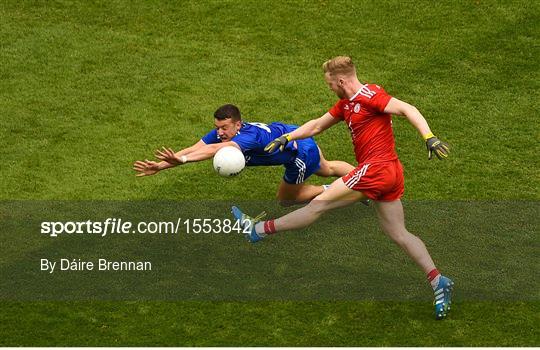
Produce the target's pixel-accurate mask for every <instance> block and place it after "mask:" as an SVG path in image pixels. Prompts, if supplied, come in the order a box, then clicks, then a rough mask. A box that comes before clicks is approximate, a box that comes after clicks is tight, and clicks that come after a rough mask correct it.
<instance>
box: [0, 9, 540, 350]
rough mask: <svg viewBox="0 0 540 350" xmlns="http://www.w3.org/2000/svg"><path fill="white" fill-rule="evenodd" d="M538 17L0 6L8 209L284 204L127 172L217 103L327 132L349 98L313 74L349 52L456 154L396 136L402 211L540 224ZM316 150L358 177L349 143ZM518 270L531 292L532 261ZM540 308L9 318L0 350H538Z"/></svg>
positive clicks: (64, 313)
mask: <svg viewBox="0 0 540 350" xmlns="http://www.w3.org/2000/svg"><path fill="white" fill-rule="evenodd" d="M539 13H540V6H539V5H538V4H537V3H535V2H526V1H508V2H503V1H500V2H496V1H493V2H483V1H482V2H480V1H476V2H475V1H459V2H441V3H436V4H434V3H432V2H427V1H426V2H415V3H414V4H413V3H410V2H400V1H388V2H384V3H373V2H354V3H350V2H344V1H343V2H342V1H335V2H334V1H332V2H327V1H306V2H300V3H289V2H281V3H276V2H262V3H261V2H255V1H213V2H206V1H205V2H198V3H182V4H179V3H176V2H165V1H164V2H147V1H132V2H127V1H125V2H124V1H107V2H83V1H80V2H66V1H55V2H42V1H26V2H18V1H3V2H2V3H1V4H0V18H1V21H0V36H1V37H2V41H1V43H0V62H1V63H0V77H1V79H0V121H1V125H2V127H1V128H0V152H1V155H2V161H3V165H2V166H1V167H0V178H1V179H2V181H1V182H0V199H2V200H13V199H21V200H59V199H62V200H130V201H131V200H154V199H168V200H177V201H181V200H187V199H192V200H230V201H234V200H237V199H238V198H242V199H248V200H249V199H253V200H269V199H272V198H274V193H275V191H276V186H277V184H278V182H279V181H280V179H281V176H282V169H281V168H279V167H276V168H266V169H264V170H263V169H260V168H259V169H247V170H246V171H245V172H244V173H243V174H242V175H241V176H240V177H238V178H235V179H232V180H226V179H222V178H219V177H218V176H217V175H215V174H214V173H213V172H212V170H211V165H210V163H209V162H205V163H199V164H189V165H188V166H186V167H182V168H177V169H173V170H171V171H167V172H164V173H162V174H159V175H157V176H154V177H150V178H143V179H140V178H135V177H134V176H133V172H132V170H131V164H132V162H133V161H134V160H137V159H143V158H148V157H150V156H151V155H152V151H153V150H154V149H155V148H157V147H160V146H162V145H166V146H170V147H173V148H174V149H178V148H180V147H185V146H189V145H191V144H192V143H194V142H195V141H197V140H198V137H200V136H201V135H202V134H203V133H204V132H206V131H207V130H209V128H211V126H212V113H213V111H214V110H215V108H216V107H218V106H219V105H221V104H223V103H228V102H231V103H235V104H237V105H238V106H239V107H240V108H241V110H242V111H243V114H244V117H245V119H246V120H249V121H259V122H270V121H275V120H281V121H284V122H290V123H297V124H300V123H303V122H305V121H307V120H309V119H311V118H314V117H317V116H319V115H321V114H322V113H324V112H325V111H326V110H327V109H328V108H330V107H331V106H332V104H333V103H334V102H335V100H336V98H335V96H333V95H332V93H331V92H330V91H328V89H327V88H326V86H325V84H324V81H323V79H322V74H321V70H320V65H321V63H322V62H324V61H325V60H326V59H328V58H330V57H332V56H335V55H338V54H346V55H351V56H352V57H353V58H354V59H355V61H356V64H357V66H358V70H359V77H360V78H361V79H362V80H364V81H368V82H375V83H378V84H380V85H382V86H383V87H385V89H386V90H387V91H388V92H389V93H390V94H392V95H394V96H396V97H398V98H400V99H403V100H405V101H408V102H411V103H413V104H415V105H416V106H417V107H418V108H419V109H420V111H422V113H423V114H424V116H425V117H426V118H427V119H428V121H429V123H430V125H431V127H432V129H433V131H434V133H435V134H436V135H437V136H439V137H440V138H441V139H443V140H445V141H447V142H449V143H450V145H451V146H452V155H451V159H450V160H449V161H447V162H437V161H431V162H428V161H427V160H426V152H425V148H424V145H423V142H422V140H421V138H420V136H419V135H417V134H416V131H415V130H414V128H412V127H411V126H410V125H408V123H407V122H406V121H404V120H402V119H400V118H394V132H395V135H396V143H397V149H398V152H399V155H400V158H401V160H402V162H403V164H404V166H405V172H406V195H405V199H406V200H437V201H452V200H468V201H475V200H477V201H488V200H489V201H501V203H507V202H505V201H520V200H527V201H528V203H530V208H529V209H530V210H531V212H533V213H534V212H538V200H539V197H540V195H539V192H538V189H539V188H540V186H539V185H540V183H539V179H540V177H539V173H538V166H539V158H538V156H537V154H538V151H539V147H538V139H539V130H538V123H537V122H536V119H537V117H536V115H537V114H538V110H539V108H538V107H539V106H538V101H539V100H540V99H539V97H540V96H539V89H538V82H539V81H540V75H539V69H538V57H539V47H540V45H539V34H540V33H539V29H540V26H539V25H538V23H540V21H539V20H540V18H539V15H538V14H539ZM317 140H318V142H319V143H320V145H321V147H322V148H323V150H324V152H325V155H326V157H327V158H328V159H342V160H346V161H350V162H353V160H354V155H353V153H352V146H351V143H350V139H349V135H348V133H347V130H346V128H345V127H344V126H336V127H334V128H332V129H331V130H328V131H327V132H326V133H324V134H323V135H320V136H319V137H317ZM310 182H311V183H325V182H326V181H324V180H321V179H316V178H314V179H311V180H310ZM406 214H407V215H408V216H414V215H415V213H414V212H407V213H406ZM330 215H331V214H330ZM480 221H481V220H480ZM484 224H485V225H486V226H487V225H489V224H490V222H485V223H484ZM524 224H528V222H525V223H524ZM487 227H489V226H487ZM533 232H534V231H533ZM473 234H474V232H473V230H468V229H467V228H460V230H456V231H455V232H452V235H448V236H447V237H445V238H444V239H445V240H458V241H459V240H467V239H470V237H471V235H473ZM508 234H509V235H511V234H512V232H509V233H508ZM420 236H422V234H420ZM534 237H535V236H533V240H532V242H531V247H532V248H534V247H535V246H536V247H538V238H536V239H535V240H534ZM282 238H285V237H282ZM442 243H444V242H440V244H442ZM238 244H244V243H243V242H238ZM4 249H9V248H0V251H1V252H2V255H3V256H8V255H10V254H13V252H12V251H5V252H4ZM395 249H397V248H395ZM4 253H6V254H4ZM15 253H19V252H18V251H17V252H15ZM20 253H21V254H23V253H24V249H21V251H20ZM501 254H504V249H502V253H501ZM434 255H435V254H434ZM436 257H437V256H436V255H435V258H436ZM501 258H506V259H511V258H512V257H507V256H504V257H501ZM9 263H10V262H9V261H5V260H2V266H6V264H9ZM396 268H397V267H396ZM440 268H441V269H442V270H443V271H444V270H445V269H447V270H448V269H450V270H451V269H452V267H451V266H440ZM482 268H485V267H483V266H470V269H471V270H473V269H482ZM522 268H523V270H525V271H530V278H531V280H532V279H534V273H535V271H537V270H538V259H537V258H533V259H531V260H530V261H526V262H525V263H524V266H522ZM391 272H392V271H388V273H389V274H390V273H391ZM414 283H424V281H423V280H421V279H420V280H419V281H414ZM426 288H427V286H426ZM458 288H459V283H458ZM539 308H540V305H539V302H538V299H534V300H522V301H520V300H517V301H508V300H506V301H467V300H462V301H459V302H458V303H456V305H455V308H454V310H453V311H452V314H451V316H450V318H449V319H448V320H445V321H444V322H435V321H433V320H432V315H431V312H432V309H431V306H430V300H426V301H425V302H420V301H418V302H382V301H348V302H345V301H335V302H330V301H324V302H323V301H320V302H315V301H314V302H292V301H283V302H277V301H264V302H188V301H178V302H82V301H80V302H24V303H23V302H15V301H2V307H1V308H0V310H1V311H0V320H1V322H0V344H1V345H4V346H6V345H28V346H30V345H33V346H48V345H79V346H86V345H94V346H97V345H109V346H114V345H179V346H180V345H207V346H211V345H275V346H280V345H291V346H294V345H357V346H369V345H371V346H377V345H388V346H390V345H394V346H400V345H411V346H415V345H418V346H420V345H425V346H437V345H455V346H461V345H469V346H497V345H504V346H533V345H536V346H538V345H539V344H540V341H539V334H538V330H537V324H538V321H539V320H538V314H539V311H540V310H539ZM66 334H69V336H67V335H66Z"/></svg>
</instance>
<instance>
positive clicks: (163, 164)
mask: <svg viewBox="0 0 540 350" xmlns="http://www.w3.org/2000/svg"><path fill="white" fill-rule="evenodd" d="M204 146H206V144H205V143H204V142H203V141H202V140H199V141H197V143H195V144H194V145H192V146H190V147H187V148H184V149H182V150H180V151H178V152H176V153H174V152H173V154H174V155H175V157H174V158H177V159H181V158H182V156H185V155H188V154H190V153H192V152H195V151H197V150H198V149H200V148H201V147H204ZM158 151H159V152H165V151H167V153H168V152H172V150H171V149H170V148H165V147H163V148H162V149H161V150H156V152H155V153H157V152H158ZM168 156H170V154H168ZM158 159H159V158H158ZM171 159H172V158H171ZM176 165H178V164H175V163H174V162H167V161H164V160H162V161H160V162H155V161H151V160H148V159H145V160H144V161H141V160H138V161H136V162H135V163H134V164H133V170H135V171H136V172H137V174H136V176H150V175H155V174H157V173H158V172H160V171H161V170H165V169H168V168H172V167H175V166H176Z"/></svg>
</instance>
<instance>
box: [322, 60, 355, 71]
mask: <svg viewBox="0 0 540 350" xmlns="http://www.w3.org/2000/svg"><path fill="white" fill-rule="evenodd" d="M322 69H323V71H324V72H325V73H328V74H330V75H338V74H343V75H347V76H348V75H353V74H356V67H355V66H354V63H353V61H352V59H351V58H350V57H348V56H337V57H334V58H332V59H330V60H328V61H326V62H324V63H323V65H322Z"/></svg>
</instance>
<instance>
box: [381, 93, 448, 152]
mask: <svg viewBox="0 0 540 350" xmlns="http://www.w3.org/2000/svg"><path fill="white" fill-rule="evenodd" d="M384 113H388V114H394V115H401V116H404V117H405V118H407V120H408V121H409V122H410V123H411V124H412V125H413V126H414V127H415V128H416V130H418V132H419V133H420V135H422V137H423V138H424V141H426V147H427V150H428V159H431V158H432V155H433V154H435V155H436V156H437V158H439V159H446V158H447V157H448V151H449V150H450V149H449V147H448V144H447V143H445V142H442V141H441V140H439V139H438V138H437V137H436V136H435V135H433V133H432V132H431V129H430V128H429V125H428V123H427V121H426V118H424V116H423V115H422V113H420V111H419V110H418V109H417V108H416V107H415V106H413V105H411V104H408V103H407V102H403V101H401V100H399V99H397V98H395V97H392V98H391V99H390V101H389V102H388V105H386V108H385V109H384Z"/></svg>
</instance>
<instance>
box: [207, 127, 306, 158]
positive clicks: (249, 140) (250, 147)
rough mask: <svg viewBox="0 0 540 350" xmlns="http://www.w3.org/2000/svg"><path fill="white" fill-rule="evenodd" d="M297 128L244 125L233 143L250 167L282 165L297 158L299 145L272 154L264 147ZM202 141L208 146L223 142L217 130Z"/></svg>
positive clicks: (292, 143)
mask: <svg viewBox="0 0 540 350" xmlns="http://www.w3.org/2000/svg"><path fill="white" fill-rule="evenodd" d="M297 128H298V126H296V125H288V124H282V123H271V124H268V125H267V124H263V123H242V127H241V128H240V130H238V133H237V134H236V135H235V136H234V137H233V138H232V139H231V141H234V142H235V143H236V144H238V146H239V147H240V149H241V150H242V153H244V156H245V157H246V165H248V166H257V165H282V164H287V163H289V162H291V161H292V160H293V159H294V158H295V157H296V154H297V143H296V142H290V143H289V144H287V146H286V147H285V149H284V150H283V152H281V151H280V150H279V149H278V150H276V151H275V152H273V153H271V154H268V153H266V152H265V151H264V147H266V145H267V144H268V143H269V142H271V141H273V140H274V139H276V138H278V137H280V136H281V135H283V134H286V133H290V132H291V131H293V130H295V129H297ZM201 140H202V141H203V142H204V143H206V144H211V143H219V142H221V140H220V138H219V137H218V134H217V130H216V129H214V130H212V131H210V132H209V133H208V134H206V135H205V136H203V138H202V139H201Z"/></svg>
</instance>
